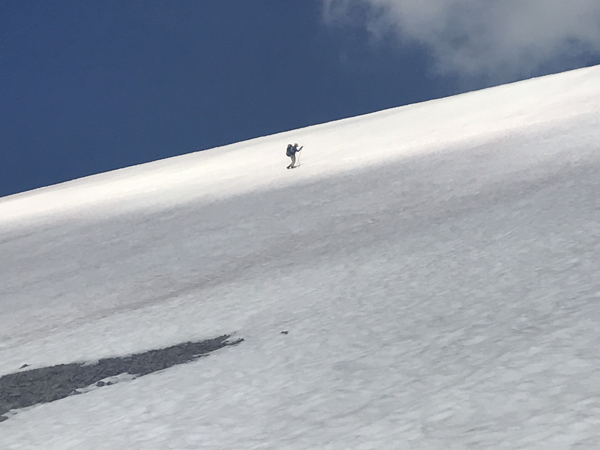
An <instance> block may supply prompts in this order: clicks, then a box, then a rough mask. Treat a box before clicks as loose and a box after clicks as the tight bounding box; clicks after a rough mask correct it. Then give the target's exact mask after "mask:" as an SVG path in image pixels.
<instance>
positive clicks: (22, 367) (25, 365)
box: [19, 364, 29, 370]
mask: <svg viewBox="0 0 600 450" xmlns="http://www.w3.org/2000/svg"><path fill="white" fill-rule="evenodd" d="M25 367H29V364H23V365H22V366H21V367H19V370H21V369H24V368H25Z"/></svg>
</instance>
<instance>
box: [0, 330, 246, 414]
mask: <svg viewBox="0 0 600 450" xmlns="http://www.w3.org/2000/svg"><path fill="white" fill-rule="evenodd" d="M229 337H230V336H229V335H224V336H220V337H218V338H215V339H209V340H206V341H200V342H185V343H183V344H179V345H174V346H172V347H168V348H163V349H159V350H150V351H147V352H144V353H138V354H135V355H130V356H125V357H120V358H106V359H101V360H100V361H98V363H96V364H78V363H73V364H60V365H57V366H51V367H42V368H40V369H32V370H25V371H21V372H18V373H11V374H9V375H4V376H2V377H0V422H3V421H4V420H6V419H7V417H5V416H3V414H5V413H7V412H8V411H10V410H12V409H19V408H26V407H28V406H33V405H37V404H39V403H48V402H53V401H55V400H59V399H61V398H65V397H68V396H69V395H76V394H80V392H78V391H77V389H83V388H86V387H90V386H92V385H96V386H97V387H102V386H108V385H111V384H113V383H112V382H110V381H109V382H104V381H101V380H103V379H105V378H108V377H115V376H117V375H121V374H124V373H127V374H129V375H133V376H134V377H140V376H144V375H148V374H150V373H153V372H157V371H159V370H164V369H168V368H169V367H172V366H175V365H177V364H183V363H186V362H190V361H194V360H195V359H197V358H200V357H202V356H205V355H206V354H208V353H210V352H212V351H214V350H217V349H220V348H223V347H227V346H230V345H236V344H239V343H240V342H242V340H243V339H238V340H236V341H233V342H228V341H227V339H229Z"/></svg>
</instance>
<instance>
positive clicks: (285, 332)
mask: <svg viewBox="0 0 600 450" xmlns="http://www.w3.org/2000/svg"><path fill="white" fill-rule="evenodd" d="M288 333H289V331H282V332H281V334H288Z"/></svg>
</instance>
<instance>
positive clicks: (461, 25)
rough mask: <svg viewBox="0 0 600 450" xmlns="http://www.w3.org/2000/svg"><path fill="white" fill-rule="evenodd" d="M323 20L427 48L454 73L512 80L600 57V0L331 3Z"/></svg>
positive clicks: (445, 69) (446, 70)
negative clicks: (590, 56) (591, 55)
mask: <svg viewBox="0 0 600 450" xmlns="http://www.w3.org/2000/svg"><path fill="white" fill-rule="evenodd" d="M323 17H324V18H325V21H326V22H327V23H330V24H334V23H340V24H344V23H356V21H357V20H360V21H361V24H362V25H364V26H366V27H367V29H368V30H369V32H370V33H371V35H372V36H374V37H375V38H383V37H385V36H389V35H390V34H393V35H395V36H396V37H397V38H398V39H399V41H400V42H401V43H403V44H410V43H418V44H420V45H424V46H425V47H426V48H427V49H428V50H429V51H430V52H431V55H432V57H433V58H434V61H435V64H436V67H435V68H436V70H437V71H439V72H441V73H446V74H458V75H462V76H475V77H479V76H485V77H490V78H497V79H508V78H514V77H517V76H521V75H528V74H532V73H535V71H536V70H539V68H540V67H543V66H547V65H559V66H560V65H563V66H566V65H571V66H572V65H574V64H576V62H577V59H578V57H580V56H581V55H582V54H584V53H585V52H592V53H598V54H599V55H600V0H323ZM565 68H566V67H565Z"/></svg>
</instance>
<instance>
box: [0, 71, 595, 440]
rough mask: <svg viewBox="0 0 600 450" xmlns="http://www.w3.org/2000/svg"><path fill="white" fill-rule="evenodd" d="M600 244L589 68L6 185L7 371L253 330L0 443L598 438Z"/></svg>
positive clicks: (3, 296)
mask: <svg viewBox="0 0 600 450" xmlns="http://www.w3.org/2000/svg"><path fill="white" fill-rule="evenodd" d="M294 142H298V143H299V144H300V145H304V150H303V153H302V157H301V162H302V166H301V167H300V168H298V169H296V170H291V171H290V170H285V167H286V165H287V164H288V163H289V159H288V158H286V157H285V147H286V145H287V144H288V143H294ZM599 255H600V67H592V68H587V69H581V70H577V71H572V72H566V73H563V74H558V75H554V76H549V77H543V78H538V79H532V80H528V81H524V82H520V83H515V84H511V85H505V86H500V87H496V88H492V89H487V90H483V91H478V92H472V93H469V94H464V95H460V96H456V97H451V98H446V99H441V100H436V101H431V102H426V103H422V104H416V105H411V106H407V107H402V108H396V109H391V110H387V111H382V112H378V113H374V114H370V115H366V116H361V117H355V118H351V119H346V120H341V121H337V122H332V123H328V124H323V125H318V126H314V127H309V128H305V129H300V130H295V131H291V132H286V133H281V134H278V135H274V136H268V137H263V138H258V139H254V140H251V141H248V142H241V143H238V144H234V145H230V146H226V147H222V148H216V149H212V150H209V151H204V152H199V153H194V154H189V155H185V156H181V157H177V158H171V159H167V160H162V161H157V162H153V163H150V164H144V165H140V166H135V167H130V168H127V169H123V170H118V171H114V172H109V173H105V174H101V175H96V176H93V177H88V178H83V179H79V180H75V181H72V182H69V183H64V184H60V185H56V186H51V187H48V188H43V189H38V190H34V191H30V192H27V193H23V194H18V195H14V196H9V197H5V198H2V199H0V376H1V375H5V374H9V373H14V372H17V371H18V370H19V368H20V367H21V366H22V365H23V364H29V365H30V368H39V367H44V366H50V365H55V364H63V363H65V364H66V363H73V362H88V361H89V362H93V361H96V360H99V359H101V358H106V357H112V356H119V355H128V354H132V353H135V352H140V351H144V350H149V349H155V348H162V347H168V346H171V345H175V344H178V343H181V342H186V341H193V340H201V339H209V338H213V337H216V336H220V335H224V334H231V335H232V336H233V337H235V338H243V339H244V342H242V343H240V344H239V345H236V346H232V347H227V348H224V349H221V350H218V351H216V352H215V353H212V354H210V355H209V356H208V357H205V358H201V359H199V360H197V361H194V362H192V363H188V364H184V365H179V366H175V367H172V368H170V369H167V370H165V371H162V372H157V373H154V374H151V375H147V376H144V377H141V378H137V379H135V380H131V381H123V382H120V383H118V384H115V385H113V386H107V387H102V388H99V389H93V390H91V391H90V392H88V393H86V394H82V395H78V396H73V397H68V398H65V399H62V400H58V401H56V402H53V403H47V404H43V405H38V406H34V407H31V408H27V409H25V410H20V411H16V412H14V413H15V414H13V415H11V417H10V418H9V419H8V420H6V421H4V422H2V423H0V449H3V450H17V449H18V450H22V449H36V450H38V449H44V450H59V449H60V450H65V449H84V448H85V449H90V450H95V449H98V450H100V449H106V450H133V449H144V450H153V449H156V450H159V449H160V450H165V449H176V450H187V449H189V450H192V449H193V450H198V449H215V450H229V449H231V450H241V449H273V450H288V449H289V450H292V449H293V450H296V449H311V450H314V449H319V450H334V449H336V450H337V449H339V450H347V449H357V450H367V449H373V450H382V449H390V450H403V449H419V450H427V449H436V450H438V449H439V450H445V449H496V450H499V449H510V450H515V449H528V450H530V449H540V450H541V449H544V450H547V449H553V450H560V449H577V450H582V449H597V448H598V446H599V445H600V326H598V324H599V323H600V257H599ZM282 331H286V332H287V334H285V333H282Z"/></svg>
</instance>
